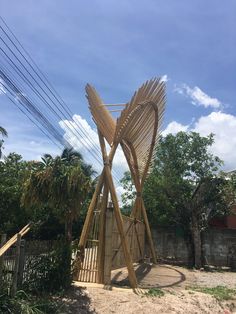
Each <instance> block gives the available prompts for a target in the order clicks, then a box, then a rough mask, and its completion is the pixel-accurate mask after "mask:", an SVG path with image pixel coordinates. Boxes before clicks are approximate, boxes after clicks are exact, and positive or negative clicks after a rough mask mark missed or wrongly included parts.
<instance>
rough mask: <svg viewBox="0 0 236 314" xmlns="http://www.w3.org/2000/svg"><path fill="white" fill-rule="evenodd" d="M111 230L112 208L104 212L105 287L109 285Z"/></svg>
mask: <svg viewBox="0 0 236 314" xmlns="http://www.w3.org/2000/svg"><path fill="white" fill-rule="evenodd" d="M112 229H113V208H112V207H108V208H107V211H106V231H105V258H104V284H105V285H109V284H110V283H111V267H112Z"/></svg>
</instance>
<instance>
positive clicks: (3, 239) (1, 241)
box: [0, 234, 7, 291]
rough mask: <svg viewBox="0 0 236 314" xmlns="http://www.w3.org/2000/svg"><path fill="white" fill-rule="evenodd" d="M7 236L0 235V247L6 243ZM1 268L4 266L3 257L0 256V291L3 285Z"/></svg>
mask: <svg viewBox="0 0 236 314" xmlns="http://www.w3.org/2000/svg"><path fill="white" fill-rule="evenodd" d="M6 239H7V235H6V234H1V235H0V247H2V246H3V245H4V244H5V243H6ZM3 266H4V255H2V256H0V291H1V288H2V284H3Z"/></svg>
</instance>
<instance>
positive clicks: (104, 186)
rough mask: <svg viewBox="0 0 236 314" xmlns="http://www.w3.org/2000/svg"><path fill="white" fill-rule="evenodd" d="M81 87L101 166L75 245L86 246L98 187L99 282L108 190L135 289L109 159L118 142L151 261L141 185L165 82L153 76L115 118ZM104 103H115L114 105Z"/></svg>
mask: <svg viewBox="0 0 236 314" xmlns="http://www.w3.org/2000/svg"><path fill="white" fill-rule="evenodd" d="M86 92H87V98H88V102H89V108H90V111H91V113H92V116H93V119H94V121H95V123H96V125H97V128H98V134H99V141H100V146H101V151H102V156H103V162H104V168H103V171H102V173H101V175H100V177H99V180H98V182H97V186H96V189H95V192H94V195H93V198H92V200H91V203H90V206H89V208H88V212H87V216H86V220H85V223H84V227H83V230H82V234H81V237H80V242H79V247H80V250H81V251H84V250H85V247H86V243H87V242H86V241H87V239H88V234H89V230H90V229H91V228H92V227H91V225H92V221H93V217H94V212H95V208H96V206H97V204H98V199H99V195H100V193H101V192H102V195H103V196H102V201H101V204H102V205H101V210H100V215H101V216H100V221H99V224H100V227H99V230H100V231H99V238H98V239H97V240H94V241H98V243H99V244H98V249H97V262H96V263H95V265H97V270H96V271H97V272H98V274H99V276H98V277H99V278H100V279H99V282H104V278H105V277H104V270H105V268H106V266H105V265H107V264H109V263H110V262H109V261H108V262H105V244H104V242H105V241H106V240H105V227H104V226H105V224H106V214H105V213H106V212H107V211H106V210H107V204H108V196H109V195H110V197H111V200H112V204H113V207H114V215H115V220H116V223H117V228H118V231H119V234H120V239H121V245H122V250H123V252H124V259H125V262H126V265H127V268H128V273H129V280H130V284H131V286H132V287H133V288H135V287H137V278H136V275H135V272H134V269H133V262H132V256H131V253H130V249H129V248H128V244H127V243H128V242H127V237H126V233H125V230H124V226H123V220H122V215H121V212H120V208H119V202H118V198H117V195H116V191H115V186H114V183H113V178H112V173H111V167H112V160H113V157H114V155H115V152H116V149H117V147H118V145H121V147H122V149H123V151H124V154H125V157H126V159H127V162H128V165H129V168H130V171H131V174H132V178H133V181H134V184H135V187H136V191H137V195H136V199H135V202H134V207H133V209H132V213H131V223H132V224H133V225H135V221H137V220H138V219H142V220H143V222H144V224H145V228H146V234H147V237H148V242H149V246H150V252H151V255H152V258H153V261H154V263H156V254H155V248H154V245H153V241H152V235H151V230H150V227H149V222H148V218H147V213H146V209H145V206H144V202H143V199H142V190H143V184H144V181H145V178H146V176H147V174H148V170H149V169H150V166H151V165H152V158H153V152H154V150H155V147H156V145H157V142H158V134H159V131H160V127H161V123H162V118H163V113H164V107H165V84H164V83H163V82H162V81H161V80H160V79H158V78H154V79H152V80H149V81H147V82H146V83H144V84H143V85H142V86H141V87H140V88H139V89H138V90H137V91H136V92H135V93H134V95H133V97H132V98H131V100H130V101H129V102H128V103H127V104H126V105H125V108H124V109H123V110H122V111H121V114H120V117H119V118H118V119H117V120H115V119H114V118H113V117H112V115H111V113H110V112H109V110H108V109H107V107H106V106H108V105H105V104H104V103H103V101H102V100H101V98H100V97H99V95H98V93H97V92H96V90H95V89H94V88H93V87H92V86H90V85H87V86H86ZM109 106H117V105H116V104H113V105H109ZM115 111H117V110H115ZM104 139H106V141H107V142H108V144H109V145H110V147H111V150H110V152H109V153H107V151H106V145H105V141H104ZM90 241H93V240H90ZM108 242H109V241H108ZM96 243H97V242H96ZM88 250H89V249H88ZM107 258H108V257H107ZM110 264H111V263H110ZM84 267H85V270H86V267H87V266H86V265H85V266H84ZM110 270H111V269H110ZM110 270H109V271H108V273H109V272H110Z"/></svg>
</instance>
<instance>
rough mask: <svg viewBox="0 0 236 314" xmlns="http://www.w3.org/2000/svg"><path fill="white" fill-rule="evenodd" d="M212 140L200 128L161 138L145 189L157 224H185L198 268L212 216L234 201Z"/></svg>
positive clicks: (219, 213) (151, 212) (189, 245)
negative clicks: (196, 131)
mask: <svg viewBox="0 0 236 314" xmlns="http://www.w3.org/2000/svg"><path fill="white" fill-rule="evenodd" d="M213 142H214V136H213V134H210V135H209V136H206V137H201V136H200V135H199V134H198V133H195V132H191V133H185V132H179V133H177V134H176V135H172V134H169V135H167V136H166V137H161V138H160V140H159V144H158V147H157V150H156V155H155V159H154V165H153V168H152V171H151V173H150V174H149V177H148V178H147V180H146V183H145V186H144V192H143V194H144V195H143V196H144V201H145V205H146V207H147V209H148V216H149V221H150V223H151V224H152V226H153V227H155V226H156V225H157V224H159V225H163V226H176V227H178V228H181V229H182V230H183V233H184V236H185V239H186V243H187V245H188V248H189V252H190V256H191V257H193V261H192V264H193V265H195V267H198V268H199V267H200V266H201V263H202V250H201V235H202V231H203V230H205V229H206V228H207V226H208V221H209V219H210V218H211V217H213V216H215V215H223V214H225V213H226V212H227V211H228V210H229V207H230V204H231V200H232V199H233V193H232V191H233V189H232V188H229V180H225V178H223V177H219V176H216V173H218V170H219V168H220V166H221V165H222V161H221V160H220V159H219V158H218V157H216V156H214V155H213V154H211V153H210V151H209V148H210V147H211V145H212V144H213ZM126 184H127V182H126ZM124 197H125V195H124ZM129 201H130V200H129Z"/></svg>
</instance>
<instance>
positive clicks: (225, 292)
mask: <svg viewBox="0 0 236 314" xmlns="http://www.w3.org/2000/svg"><path fill="white" fill-rule="evenodd" d="M187 289H188V290H193V291H198V292H202V293H207V294H210V295H212V296H213V297H215V298H216V299H217V300H219V301H224V300H232V299H234V298H235V297H236V289H229V288H227V287H225V286H216V287H214V288H207V287H199V286H194V287H188V288H187Z"/></svg>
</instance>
